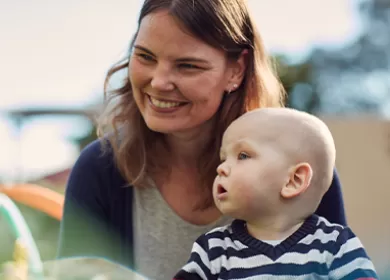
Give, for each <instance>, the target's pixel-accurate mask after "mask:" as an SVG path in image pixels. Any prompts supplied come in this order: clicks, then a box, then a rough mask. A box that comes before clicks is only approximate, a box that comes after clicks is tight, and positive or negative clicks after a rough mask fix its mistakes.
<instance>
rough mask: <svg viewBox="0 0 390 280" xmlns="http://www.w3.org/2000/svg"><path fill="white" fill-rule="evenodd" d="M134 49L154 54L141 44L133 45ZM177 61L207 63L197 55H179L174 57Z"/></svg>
mask: <svg viewBox="0 0 390 280" xmlns="http://www.w3.org/2000/svg"><path fill="white" fill-rule="evenodd" d="M134 48H135V49H138V50H141V51H143V52H146V53H148V54H150V55H152V56H156V55H155V54H154V53H153V52H152V51H151V50H149V49H147V48H145V47H143V46H140V45H135V46H134ZM176 61H177V62H181V63H183V62H197V63H203V64H207V63H209V62H208V61H207V60H205V59H202V58H198V57H190V56H189V57H181V58H178V59H176Z"/></svg>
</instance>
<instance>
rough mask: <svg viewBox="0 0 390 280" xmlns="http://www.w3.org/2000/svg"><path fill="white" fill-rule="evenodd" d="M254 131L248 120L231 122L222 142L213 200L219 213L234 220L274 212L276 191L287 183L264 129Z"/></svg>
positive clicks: (284, 167)
mask: <svg viewBox="0 0 390 280" xmlns="http://www.w3.org/2000/svg"><path fill="white" fill-rule="evenodd" d="M258 127H259V125H258V123H257V125H255V123H254V122H253V120H251V119H250V118H249V119H245V120H243V121H238V122H235V123H233V124H232V125H231V126H230V127H229V128H228V129H227V130H226V132H225V134H224V137H223V140H222V146H221V152H220V157H221V164H220V165H219V166H218V168H217V173H218V175H217V177H216V178H215V181H214V186H213V195H214V200H215V203H216V205H217V207H218V208H219V209H220V211H221V212H222V213H224V214H226V215H229V216H232V217H234V218H238V219H244V220H248V219H251V218H254V215H258V213H264V214H265V215H267V213H273V212H274V211H277V208H278V205H279V203H280V191H281V189H282V187H283V185H284V184H286V182H287V181H288V171H289V166H288V162H287V160H286V157H285V155H284V153H283V152H282V150H283V149H280V148H278V147H280V146H278V145H277V144H276V143H270V141H269V137H267V135H265V132H264V131H266V130H264V129H267V128H266V127H262V128H261V129H262V130H263V132H261V131H259V129H258Z"/></svg>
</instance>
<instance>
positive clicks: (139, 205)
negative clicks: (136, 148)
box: [133, 187, 232, 280]
mask: <svg viewBox="0 0 390 280" xmlns="http://www.w3.org/2000/svg"><path fill="white" fill-rule="evenodd" d="M134 190H135V191H134V200H135V201H134V202H135V203H134V204H133V205H134V206H133V207H134V209H133V215H134V222H133V223H134V258H135V267H136V270H137V271H138V272H139V273H140V274H142V275H144V276H146V277H147V278H149V279H156V280H167V279H172V278H173V276H174V275H175V274H176V273H177V272H178V271H179V270H180V268H181V267H182V266H183V265H184V264H185V263H186V262H187V260H188V259H189V257H190V253H191V248H192V244H193V243H194V241H195V240H196V239H197V238H198V237H199V236H200V235H201V234H203V233H205V232H207V231H209V230H211V229H213V228H214V227H218V226H222V225H226V224H229V223H231V221H232V220H231V219H230V218H227V217H222V218H220V219H219V220H218V221H216V222H214V223H212V224H209V225H207V226H197V225H193V224H190V223H188V222H186V221H184V220H183V219H181V218H180V217H179V216H178V215H177V214H176V213H175V212H174V211H173V210H172V209H171V208H170V207H169V205H168V204H167V203H166V201H165V200H164V198H163V197H162V196H161V193H160V192H159V190H158V189H157V188H155V187H154V188H153V187H151V188H134Z"/></svg>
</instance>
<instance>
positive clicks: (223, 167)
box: [217, 161, 230, 176]
mask: <svg viewBox="0 0 390 280" xmlns="http://www.w3.org/2000/svg"><path fill="white" fill-rule="evenodd" d="M217 173H218V175H219V176H229V174H230V167H229V166H228V164H227V163H226V161H225V162H223V163H221V164H220V165H219V166H218V167H217Z"/></svg>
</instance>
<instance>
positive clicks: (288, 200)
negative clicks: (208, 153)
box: [174, 108, 378, 280]
mask: <svg viewBox="0 0 390 280" xmlns="http://www.w3.org/2000/svg"><path fill="white" fill-rule="evenodd" d="M220 157H221V164H220V165H219V166H218V168H217V173H218V175H217V177H216V178H215V181H214V186H213V195H214V199H215V203H216V206H217V207H218V209H219V210H220V211H221V212H222V213H223V214H225V215H228V216H231V217H233V218H235V220H234V221H233V222H232V224H231V225H228V226H225V227H220V228H216V229H214V230H212V231H210V232H208V233H206V234H204V235H202V236H200V237H199V238H198V239H197V240H196V242H195V243H194V245H193V248H192V252H191V256H190V259H189V261H188V263H187V264H186V265H185V266H184V267H183V268H182V269H181V270H180V271H179V272H178V273H177V275H176V276H175V277H174V278H175V279H286V280H287V279H337V280H340V279H366V280H367V279H378V277H377V275H376V272H375V268H374V266H373V264H372V262H371V260H370V258H369V257H368V256H367V254H366V252H365V250H364V248H363V245H362V244H361V242H360V240H359V239H358V238H357V237H356V236H355V235H354V233H353V232H352V231H351V229H350V228H348V227H343V226H341V225H337V224H332V223H330V222H328V221H327V220H326V219H324V218H322V217H319V216H317V215H315V214H313V213H314V212H315V210H316V209H317V207H318V205H319V203H320V201H321V199H322V197H323V195H324V194H325V193H326V191H327V190H328V188H329V186H330V184H331V181H332V178H333V169H334V166H335V158H336V150H335V144H334V141H333V138H332V135H331V133H330V131H329V129H328V127H327V126H326V125H325V124H324V123H323V122H322V121H321V120H319V119H318V118H316V117H314V116H312V115H310V114H307V113H304V112H300V111H296V110H293V109H286V108H266V109H258V110H254V111H251V112H249V113H246V114H244V115H243V116H242V117H240V118H239V119H237V120H236V121H234V122H233V123H232V124H231V125H230V126H229V127H228V129H227V130H226V132H225V134H224V137H223V140H222V147H221V154H220Z"/></svg>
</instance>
